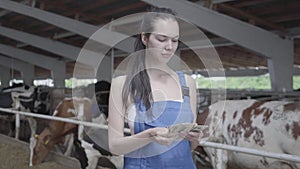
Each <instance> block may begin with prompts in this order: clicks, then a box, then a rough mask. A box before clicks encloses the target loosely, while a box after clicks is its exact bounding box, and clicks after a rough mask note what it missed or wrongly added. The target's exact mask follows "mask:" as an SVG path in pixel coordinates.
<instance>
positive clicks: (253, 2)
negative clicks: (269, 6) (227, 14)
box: [230, 0, 274, 8]
mask: <svg viewBox="0 0 300 169" xmlns="http://www.w3.org/2000/svg"><path fill="white" fill-rule="evenodd" d="M272 1H274V0H250V1H249V0H244V1H234V2H233V3H230V4H231V5H232V6H234V7H236V8H243V7H249V6H254V5H260V4H266V3H269V2H272Z"/></svg>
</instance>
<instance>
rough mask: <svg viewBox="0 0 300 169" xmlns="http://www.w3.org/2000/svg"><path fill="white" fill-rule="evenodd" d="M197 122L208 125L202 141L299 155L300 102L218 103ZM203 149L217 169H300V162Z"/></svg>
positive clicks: (199, 117)
mask: <svg viewBox="0 0 300 169" xmlns="http://www.w3.org/2000/svg"><path fill="white" fill-rule="evenodd" d="M197 123H198V124H207V125H209V129H208V131H206V132H207V137H206V138H203V140H208V141H215V142H219V143H224V144H229V145H233V146H239V147H246V148H251V149H257V150H262V151H267V152H274V153H283V154H291V155H296V156H300V103H297V102H287V101H257V100H227V101H219V102H216V103H214V104H212V105H210V106H209V108H208V109H207V110H206V111H204V112H202V113H200V114H199V115H198V117H197ZM198 148H199V147H198ZM201 148H203V149H204V151H205V153H206V154H207V155H208V157H209V159H210V161H211V165H212V166H213V168H214V169H221V168H222V169H227V168H230V169H240V168H243V169H257V168H259V169H300V163H294V162H289V161H284V160H278V159H272V158H267V157H261V156H253V155H247V154H242V153H236V152H231V151H225V150H217V149H213V148H208V147H201Z"/></svg>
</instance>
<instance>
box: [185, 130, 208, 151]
mask: <svg viewBox="0 0 300 169" xmlns="http://www.w3.org/2000/svg"><path fill="white" fill-rule="evenodd" d="M179 134H180V136H181V137H182V138H184V139H186V140H189V141H190V142H191V149H192V150H194V149H195V148H196V147H197V146H198V145H199V140H200V139H201V138H202V137H203V133H202V131H199V132H193V131H190V132H181V133H179Z"/></svg>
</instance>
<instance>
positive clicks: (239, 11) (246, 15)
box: [217, 4, 286, 33]
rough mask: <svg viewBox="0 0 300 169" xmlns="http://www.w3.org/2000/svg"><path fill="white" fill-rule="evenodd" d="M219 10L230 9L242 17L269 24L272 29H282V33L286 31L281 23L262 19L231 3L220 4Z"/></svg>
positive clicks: (265, 24)
mask: <svg viewBox="0 0 300 169" xmlns="http://www.w3.org/2000/svg"><path fill="white" fill-rule="evenodd" d="M217 9H218V10H222V11H223V10H225V11H228V12H230V13H233V14H236V15H239V16H241V17H244V18H247V19H248V20H254V22H255V23H256V24H261V25H264V26H267V27H269V28H271V29H272V30H278V31H281V32H282V33H284V32H286V30H285V28H284V27H282V26H281V25H279V24H275V23H273V22H270V21H268V20H265V19H261V18H259V17H257V16H255V15H253V14H250V13H247V12H245V11H243V10H240V9H238V8H235V7H232V6H230V5H227V4H218V7H217Z"/></svg>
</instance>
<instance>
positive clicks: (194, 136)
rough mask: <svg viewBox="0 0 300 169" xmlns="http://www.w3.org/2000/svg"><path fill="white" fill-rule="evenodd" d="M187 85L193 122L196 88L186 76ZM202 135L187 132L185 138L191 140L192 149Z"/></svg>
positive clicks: (195, 108)
mask: <svg viewBox="0 0 300 169" xmlns="http://www.w3.org/2000/svg"><path fill="white" fill-rule="evenodd" d="M186 81H187V86H188V87H189V89H190V93H189V94H190V104H191V109H192V112H193V114H194V122H196V118H197V90H196V82H195V80H194V79H193V78H192V77H190V76H186ZM200 137H202V133H196V132H189V133H188V135H187V136H185V138H186V139H187V140H189V141H190V142H191V149H192V150H194V149H195V148H196V147H197V146H198V145H199V138H200Z"/></svg>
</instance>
